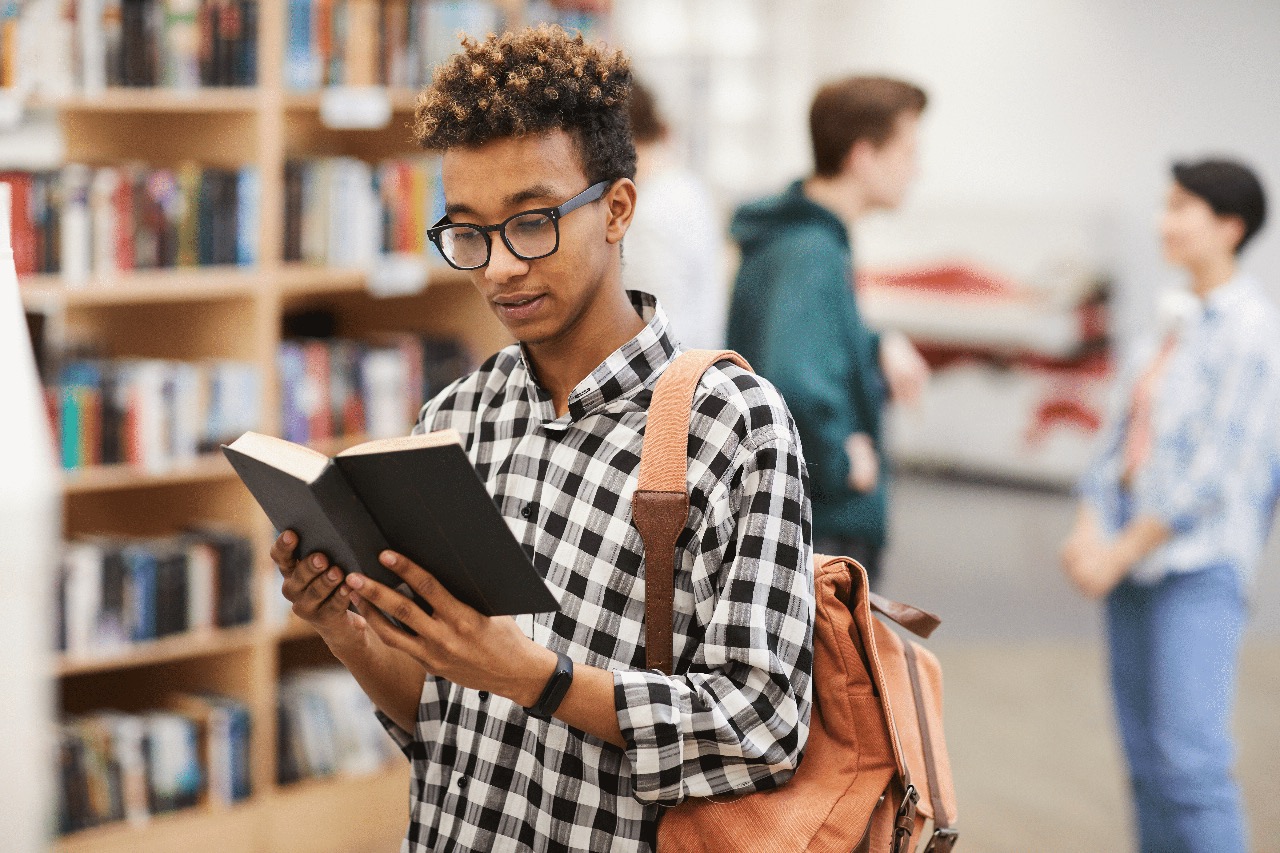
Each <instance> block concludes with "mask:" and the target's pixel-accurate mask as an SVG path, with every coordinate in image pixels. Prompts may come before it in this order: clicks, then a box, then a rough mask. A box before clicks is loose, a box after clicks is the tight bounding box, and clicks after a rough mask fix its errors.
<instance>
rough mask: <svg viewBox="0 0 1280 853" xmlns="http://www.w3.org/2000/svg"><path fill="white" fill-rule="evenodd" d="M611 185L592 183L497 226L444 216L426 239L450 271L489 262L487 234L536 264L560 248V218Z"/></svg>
mask: <svg viewBox="0 0 1280 853" xmlns="http://www.w3.org/2000/svg"><path fill="white" fill-rule="evenodd" d="M612 183H613V181H601V182H600V183H598V184H592V185H591V186H589V187H587V188H586V189H585V190H583V191H582V192H580V193H578V194H577V195H575V196H574V197H573V198H571V199H569V200H568V201H566V202H565V203H564V204H562V205H560V206H559V207H539V208H536V209H534V210H523V211H521V212H520V213H517V214H514V215H513V216H508V217H507V218H506V219H505V220H503V221H502V222H499V223H498V224H497V225H468V224H466V223H461V222H456V223H455V222H450V221H449V217H447V216H446V217H444V218H443V219H441V220H440V221H439V222H437V223H436V224H435V225H433V226H432V227H431V228H429V229H428V230H427V236H428V237H429V238H430V239H431V242H432V243H435V244H436V248H437V249H439V250H440V254H441V255H442V256H444V259H445V260H446V261H448V262H449V266H451V267H453V268H454V269H459V270H478V269H480V267H482V266H484V265H485V264H487V263H489V258H490V256H491V255H492V254H493V238H492V237H490V236H489V235H490V234H493V233H494V232H497V233H498V234H500V235H501V236H502V242H503V243H505V244H506V246H507V248H508V249H510V250H511V254H513V255H515V256H516V257H517V258H519V259H520V260H522V261H536V260H538V258H545V257H547V256H548V255H554V254H555V252H556V249H559V248H560V218H561V217H562V216H568V215H569V214H570V213H573V211H575V210H577V209H578V208H580V207H582V206H583V205H586V204H590V203H591V202H593V201H596V200H597V199H599V198H600V196H602V195H604V191H605V190H607V189H608V188H609V185H610V184H612Z"/></svg>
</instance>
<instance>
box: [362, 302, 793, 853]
mask: <svg viewBox="0 0 1280 853" xmlns="http://www.w3.org/2000/svg"><path fill="white" fill-rule="evenodd" d="M632 300H633V302H634V303H635V305H636V309H637V311H639V312H640V314H641V316H642V317H643V318H644V319H645V321H646V323H647V325H646V327H645V329H644V330H643V331H642V332H640V334H639V335H637V336H636V337H635V338H633V339H632V340H631V341H629V342H628V343H627V344H625V345H624V346H622V347H621V348H620V349H618V350H617V351H616V352H614V353H613V354H612V355H611V356H609V358H608V359H607V360H606V361H605V362H604V363H603V364H601V365H600V366H599V367H598V368H596V369H595V371H594V372H592V373H591V375H590V376H588V377H587V378H586V379H584V380H583V381H582V383H581V384H580V385H578V387H577V388H575V389H574V391H573V393H572V394H571V395H570V396H569V411H568V413H567V414H566V415H565V416H564V417H556V413H555V410H554V406H553V404H552V401H551V397H550V395H549V394H548V393H547V392H546V391H545V390H543V389H542V388H541V387H540V386H539V385H538V384H537V382H536V380H535V379H534V377H533V375H532V374H531V372H530V370H529V368H528V366H527V364H526V362H525V360H524V357H523V354H522V350H521V349H520V348H519V347H518V346H512V347H508V348H507V349H504V350H503V351H501V352H499V353H498V354H497V355H496V356H494V357H493V358H491V359H490V360H489V361H488V362H487V363H486V364H485V365H484V366H483V367H481V368H480V369H479V370H478V371H477V372H476V373H473V374H471V375H470V376H467V377H465V378H463V379H461V380H459V381H458V382H457V383H455V384H454V385H452V386H451V387H449V388H448V389H446V390H445V391H444V392H443V393H441V394H440V395H439V396H438V397H436V398H435V399H434V400H432V401H431V402H430V403H428V404H427V405H426V406H425V407H424V408H423V410H422V414H421V417H420V419H419V423H418V426H417V428H416V429H417V430H419V431H421V430H428V431H429V430H437V429H447V428H452V429H456V430H457V431H458V432H459V433H461V434H462V438H463V443H464V445H465V446H466V448H467V452H468V454H469V455H470V457H471V461H472V462H473V463H474V464H475V466H476V470H477V471H479V473H480V477H481V479H482V480H484V482H485V484H486V485H487V486H488V488H489V491H490V492H491V493H492V495H493V497H494V500H495V501H496V502H497V504H498V506H499V508H500V509H501V510H502V513H503V514H504V515H505V516H506V517H507V520H508V523H509V524H510V525H511V528H512V530H513V531H514V532H515V535H516V538H517V539H519V540H520V541H521V542H522V543H524V545H525V546H526V548H527V549H528V550H529V551H531V552H532V554H533V562H534V565H535V566H537V568H538V569H539V571H541V572H543V573H544V574H545V577H546V579H547V582H548V584H549V585H550V586H552V587H553V588H555V589H556V590H557V591H558V592H559V593H560V600H561V607H560V611H559V612H558V613H544V614H540V615H537V616H523V617H519V618H518V619H517V622H518V623H519V624H520V626H521V627H522V628H523V629H524V631H525V632H526V634H527V635H528V636H529V637H531V638H532V639H533V640H534V641H535V642H537V643H539V644H541V645H544V646H546V647H548V648H550V649H552V650H555V651H559V652H564V653H566V654H567V655H569V656H570V657H571V658H573V660H574V662H575V663H579V664H588V665H590V666H595V667H600V668H602V669H606V670H612V671H613V672H614V704H615V707H616V711H617V715H618V723H619V725H620V727H621V729H622V734H623V737H625V738H626V741H627V749H626V750H625V751H623V750H621V749H618V748H617V747H615V746H612V745H610V744H608V743H605V742H604V741H601V740H599V739H597V738H595V737H592V736H589V735H586V734H584V733H583V732H581V731H578V730H576V729H572V728H570V727H569V726H567V725H565V724H564V723H562V722H560V721H559V720H551V721H550V722H541V721H539V720H535V719H532V718H530V717H529V716H528V715H527V714H526V713H525V711H524V709H523V708H521V707H520V706H519V705H516V704H515V703H513V702H510V701H508V700H506V699H503V698H501V697H499V696H491V695H487V694H485V693H481V692H477V691H474V690H466V689H463V688H461V687H458V686H456V685H454V684H452V683H451V682H448V681H445V680H443V679H438V678H433V677H430V676H429V677H428V678H427V682H426V686H425V689H424V690H423V694H422V702H421V705H420V706H419V709H418V723H417V726H416V729H415V731H414V732H413V734H412V735H410V734H409V733H408V732H406V731H404V730H403V729H400V728H399V727H397V726H396V725H395V724H394V723H392V722H391V721H390V720H389V719H387V718H386V717H381V718H382V721H383V724H384V725H385V726H387V728H388V730H389V731H390V732H391V734H392V736H393V737H394V738H395V739H396V740H397V742H398V743H399V744H400V745H401V748H402V749H403V750H404V751H405V754H406V755H408V757H409V759H410V761H411V762H412V765H413V782H412V791H411V796H412V800H411V814H410V824H409V831H408V837H407V839H406V841H405V843H404V846H403V848H402V849H403V850H404V851H408V853H427V851H432V853H440V851H477V852H478V851H490V850H532V851H648V850H651V849H652V848H653V846H654V838H655V834H656V828H657V818H658V815H659V812H660V809H661V808H662V806H664V805H672V804H675V803H679V802H680V801H681V800H683V799H684V798H685V797H701V796H707V795H710V794H723V793H726V792H729V791H748V790H758V789H765V788H770V787H773V786H775V785H778V784H780V783H782V782H784V781H786V780H787V779H788V778H789V777H790V776H791V774H792V772H793V771H794V769H795V767H796V764H797V762H798V761H799V757H800V754H801V750H802V748H803V746H804V744H805V741H806V739H807V734H808V722H809V705H810V699H811V687H810V678H811V675H812V667H813V657H812V647H811V636H812V628H813V610H814V604H813V573H812V569H811V560H810V558H811V532H810V514H809V501H808V497H807V491H806V483H805V477H806V474H805V469H804V462H803V459H802V457H801V451H800V440H799V438H798V437H797V435H796V429H795V425H794V424H793V423H792V421H791V417H790V414H789V413H788V412H787V408H786V405H785V404H784V403H783V401H782V397H781V396H780V395H779V394H778V392H777V391H776V390H775V389H774V388H773V386H772V385H770V384H769V383H768V382H767V381H765V380H763V379H760V378H759V377H756V376H754V375H752V374H750V373H748V372H746V371H744V370H741V369H740V368H738V367H736V366H731V365H723V366H718V367H713V368H712V369H711V370H709V371H708V372H707V374H706V376H705V377H704V378H703V380H702V384H701V386H700V387H699V389H698V393H697V395H696V398H695V401H694V412H693V418H692V421H691V424H690V441H689V488H690V495H691V504H692V510H691V512H690V516H689V524H688V526H687V527H686V529H685V531H684V534H683V535H682V536H681V538H680V541H679V543H678V544H679V548H680V555H679V560H678V563H677V565H676V576H675V609H676V615H675V671H676V673H677V674H676V675H675V676H672V677H667V676H665V675H662V674H661V673H658V672H656V671H646V669H645V652H644V559H643V547H642V545H641V541H640V534H639V533H638V532H637V530H636V528H635V526H634V525H633V524H632V521H631V495H632V493H633V492H634V491H635V487H636V474H637V466H638V464H639V461H640V446H641V442H642V439H643V436H644V427H645V421H646V415H647V409H648V405H649V399H650V396H651V394H652V391H653V386H654V383H655V382H656V381H657V378H658V376H659V375H660V374H661V373H662V371H663V370H664V369H665V368H666V367H667V365H668V364H669V363H670V362H671V359H672V357H673V356H674V355H675V353H676V352H677V346H676V344H675V343H674V342H673V341H672V339H671V338H670V337H669V335H668V332H667V320H666V317H665V315H664V314H663V312H662V310H661V309H660V308H658V306H657V304H656V302H655V300H654V299H653V298H652V297H650V296H647V295H644V294H638V293H633V294H632ZM380 716H381V715H380Z"/></svg>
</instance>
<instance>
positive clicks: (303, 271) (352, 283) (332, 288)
mask: <svg viewBox="0 0 1280 853" xmlns="http://www.w3.org/2000/svg"><path fill="white" fill-rule="evenodd" d="M275 279H276V282H277V285H278V287H279V289H280V293H281V295H282V296H284V297H286V298H297V297H302V296H322V295H325V294H354V293H365V292H368V289H369V287H368V280H369V277H368V273H366V272H365V271H364V270H362V269H351V268H344V267H322V266H312V265H311V264H305V263H289V264H285V265H284V266H282V267H281V268H280V271H279V272H278V273H276V274H275ZM467 284H470V279H468V278H467V275H466V273H463V272H459V271H457V270H455V269H452V268H450V267H435V268H433V269H432V270H431V275H430V279H429V280H428V283H427V290H431V289H432V288H438V287H456V286H459V285H467Z"/></svg>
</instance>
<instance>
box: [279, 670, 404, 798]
mask: <svg viewBox="0 0 1280 853" xmlns="http://www.w3.org/2000/svg"><path fill="white" fill-rule="evenodd" d="M277 719H278V727H277V730H276V732H277V738H276V739H277V749H278V759H279V761H278V764H277V770H276V773H277V781H278V782H279V783H280V784H282V785H287V784H289V783H290V782H297V781H300V780H302V779H308V778H313V777H323V776H332V775H335V774H361V773H372V772H374V771H376V770H378V769H380V768H382V767H384V766H386V764H387V762H388V761H390V760H391V759H392V758H395V757H397V756H398V755H399V754H400V753H399V750H398V749H397V747H396V745H395V742H394V741H393V740H391V738H390V736H388V735H387V733H386V732H385V731H384V730H383V728H382V725H381V724H380V723H379V722H378V719H377V717H376V716H374V706H373V703H372V702H371V701H370V700H369V697H368V696H367V695H365V692H364V691H363V690H362V689H361V688H360V685H359V684H358V683H356V680H355V678H353V677H352V676H351V673H350V672H348V671H347V670H346V669H344V668H342V667H340V666H338V667H317V668H314V669H301V670H296V671H294V672H291V673H289V674H288V675H286V676H285V677H284V678H283V679H282V680H281V683H280V696H279V703H278V706H277Z"/></svg>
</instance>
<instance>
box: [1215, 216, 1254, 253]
mask: <svg viewBox="0 0 1280 853" xmlns="http://www.w3.org/2000/svg"><path fill="white" fill-rule="evenodd" d="M1218 227H1219V228H1220V229H1221V230H1222V234H1223V236H1224V238H1225V239H1226V241H1227V244H1228V245H1229V246H1230V247H1231V251H1232V252H1233V253H1235V252H1239V251H1240V244H1241V243H1242V242H1243V241H1244V235H1245V232H1246V231H1247V230H1248V226H1246V225H1245V224H1244V220H1243V219H1241V218H1240V217H1239V216H1219V217H1218Z"/></svg>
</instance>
